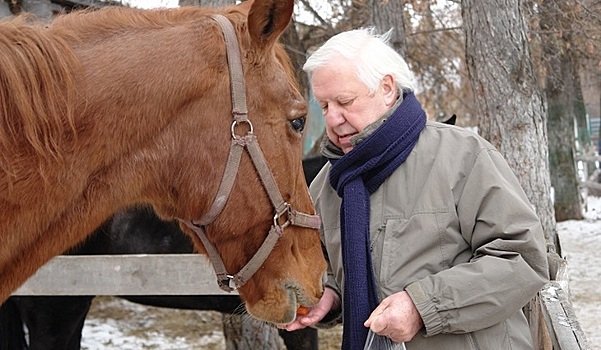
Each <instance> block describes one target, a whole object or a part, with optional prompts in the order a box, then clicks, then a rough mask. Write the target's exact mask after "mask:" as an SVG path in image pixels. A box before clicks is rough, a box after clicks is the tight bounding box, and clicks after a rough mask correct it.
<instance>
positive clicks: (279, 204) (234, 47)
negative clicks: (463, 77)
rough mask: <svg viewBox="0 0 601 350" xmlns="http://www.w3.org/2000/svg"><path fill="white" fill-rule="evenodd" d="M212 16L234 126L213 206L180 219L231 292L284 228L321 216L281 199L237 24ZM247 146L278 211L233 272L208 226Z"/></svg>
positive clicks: (310, 223)
mask: <svg viewBox="0 0 601 350" xmlns="http://www.w3.org/2000/svg"><path fill="white" fill-rule="evenodd" d="M211 18H212V19H214V20H215V21H217V23H219V25H220V27H221V31H222V32H223V36H224V37H225V44H226V54H227V61H228V66H229V71H230V84H231V95H232V115H233V119H234V120H233V122H232V127H231V133H232V142H231V145H230V153H229V156H228V160H227V164H226V166H225V170H224V174H223V178H222V180H221V183H220V184H219V190H218V192H217V195H216V196H215V199H214V201H213V205H212V206H211V208H210V209H209V211H208V212H207V213H206V214H205V215H204V216H203V217H202V219H200V220H198V221H192V220H181V219H180V221H182V222H183V223H185V224H186V225H187V226H188V227H190V228H191V229H192V230H193V231H194V232H195V233H196V235H197V236H198V238H200V240H201V241H202V244H203V245H204V247H205V249H206V251H207V255H208V256H209V259H210V260H211V263H212V264H213V268H214V269H215V274H216V275H217V283H218V284H219V287H220V288H221V289H223V290H224V291H226V292H232V291H234V290H236V289H238V288H240V287H241V286H242V285H243V284H244V283H246V282H247V281H248V280H249V279H250V278H251V277H252V276H253V275H254V273H255V272H257V270H258V269H259V268H260V267H261V265H263V263H264V262H265V260H266V259H267V257H268V256H269V254H270V253H271V251H272V249H273V247H274V246H275V244H276V243H277V241H278V239H279V238H280V237H281V236H282V234H283V232H284V228H285V227H287V226H289V225H295V226H302V227H308V228H315V229H318V228H319V226H320V219H319V216H317V215H310V214H305V213H301V212H298V211H296V210H294V209H293V208H292V207H291V206H290V204H289V203H287V202H285V201H284V199H283V198H282V195H281V193H280V191H279V189H278V186H277V183H276V181H275V178H274V176H273V174H272V172H271V170H270V169H269V166H268V165H267V162H266V160H265V156H264V155H263V152H262V151H261V148H260V146H259V144H258V142H257V137H256V136H255V135H254V133H253V131H254V130H253V125H252V123H251V122H250V120H249V119H248V111H247V107H246V85H245V82H244V74H243V72H242V61H241V59H240V49H239V47H238V40H237V38H236V33H235V31H234V27H233V26H232V24H231V23H230V21H229V20H228V19H227V18H225V17H224V16H222V15H213V16H212V17H211ZM243 123H246V124H248V127H249V128H250V129H249V132H248V133H247V134H246V135H245V136H238V135H236V127H237V126H238V125H240V124H243ZM244 148H246V149H247V151H248V153H249V154H250V157H251V160H252V162H253V165H254V166H255V168H256V169H257V171H258V173H259V176H260V178H261V182H262V183H263V187H264V188H265V190H266V192H267V194H268V196H269V199H270V200H271V204H272V205H273V207H274V208H275V214H274V216H273V225H272V226H271V229H270V230H269V234H268V235H267V237H266V238H265V241H263V244H262V245H261V247H259V249H258V250H257V252H256V253H255V255H254V256H253V257H252V258H251V259H250V260H249V261H248V263H246V265H245V266H244V267H242V269H241V270H240V271H239V272H238V273H236V274H234V275H232V274H229V273H228V272H227V270H226V268H225V265H224V264H223V260H222V259H221V256H220V255H219V252H217V249H216V248H215V246H214V245H213V244H212V243H211V242H209V239H208V238H207V235H206V233H205V226H207V225H209V224H210V223H212V222H213V221H214V220H215V219H216V218H217V216H219V214H220V213H221V212H222V211H223V208H224V207H225V204H226V203H227V200H228V198H229V195H230V193H231V190H232V187H233V185H234V180H235V179H236V174H237V173H238V168H239V165H240V159H241V156H242V150H243V149H244ZM280 218H285V219H286V221H285V222H284V223H280Z"/></svg>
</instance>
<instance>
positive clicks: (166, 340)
mask: <svg viewBox="0 0 601 350" xmlns="http://www.w3.org/2000/svg"><path fill="white" fill-rule="evenodd" d="M223 317H227V315H225V316H224V315H222V314H221V313H219V312H214V311H193V310H175V309H167V308H158V307H150V306H144V305H139V304H134V303H131V302H129V301H127V300H124V299H120V298H115V297H97V298H95V299H94V301H93V304H92V308H91V309H90V313H89V314H88V317H87V319H86V323H85V326H84V330H83V337H82V338H83V339H82V349H83V350H86V349H87V350H128V349H131V350H134V349H135V350H139V349H157V350H176V349H177V350H184V349H190V350H192V349H206V350H223V349H225V340H224V335H223V327H222V318H223ZM341 339H342V329H341V327H335V328H333V329H331V330H325V331H323V330H320V331H319V349H322V350H334V349H340V342H341ZM280 345H281V349H283V350H284V349H286V348H285V346H284V344H283V342H281V341H280Z"/></svg>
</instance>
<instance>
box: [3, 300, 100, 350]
mask: <svg viewBox="0 0 601 350" xmlns="http://www.w3.org/2000/svg"><path fill="white" fill-rule="evenodd" d="M93 298H94V297H91V296H81V297H80V296H76V297H71V296H69V297H64V296H53V297H45V296H35V297H11V298H9V299H8V301H7V302H6V303H5V305H10V304H12V305H13V307H14V309H15V310H16V313H12V312H11V314H4V313H2V315H0V319H1V320H0V323H2V324H4V323H12V324H13V326H11V328H12V330H9V329H4V327H3V328H2V330H1V332H2V333H1V335H0V338H1V339H2V342H1V343H2V347H0V349H2V350H4V349H7V350H8V349H11V350H14V349H30V350H46V349H64V350H79V349H80V343H81V331H82V329H83V324H84V320H85V318H86V314H87V313H88V310H89V309H90V305H91V302H92V299H93ZM3 307H4V306H3ZM4 316H6V317H4ZM23 324H24V325H25V326H27V330H28V333H29V347H27V344H26V343H25V335H24V334H23ZM5 337H7V338H9V339H12V340H10V341H11V342H12V345H11V344H8V345H6V346H7V347H5V344H4V343H5V339H4V338H5ZM19 338H20V339H19Z"/></svg>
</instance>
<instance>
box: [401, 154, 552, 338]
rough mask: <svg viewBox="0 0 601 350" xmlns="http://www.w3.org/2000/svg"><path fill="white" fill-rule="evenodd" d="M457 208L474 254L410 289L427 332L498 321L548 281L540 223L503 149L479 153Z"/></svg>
mask: <svg viewBox="0 0 601 350" xmlns="http://www.w3.org/2000/svg"><path fill="white" fill-rule="evenodd" d="M468 170H469V169H468ZM456 208H457V217H458V220H459V224H460V227H461V234H462V236H463V237H464V239H465V240H466V242H468V243H469V244H470V246H471V248H472V258H471V259H470V260H469V261H468V262H466V263H462V264H458V265H455V266H453V267H451V268H450V269H447V270H443V271H440V272H438V273H437V274H434V275H430V276H427V277H425V278H422V279H420V280H417V281H415V282H413V283H411V284H409V285H408V286H407V287H406V291H407V292H408V293H409V295H410V296H411V298H412V300H413V302H414V303H415V305H416V307H417V309H418V311H419V312H420V314H421V316H422V319H423V321H424V326H425V332H426V334H425V335H426V336H432V335H436V334H439V333H467V332H472V331H475V330H479V329H483V328H487V327H490V326H492V325H494V324H497V323H499V322H501V321H503V320H505V319H506V318H508V317H509V316H511V315H512V314H514V313H515V312H517V311H518V310H519V309H520V308H522V307H523V306H524V305H526V304H527V303H528V301H529V300H530V299H531V298H532V297H533V296H534V295H535V294H536V293H537V292H538V291H539V290H540V288H541V287H542V286H543V285H544V283H545V282H546V281H547V280H548V266H547V259H546V252H545V250H546V246H545V242H544V235H543V231H542V226H541V224H540V220H539V219H538V217H537V215H536V213H535V211H534V208H533V206H532V205H531V204H530V202H529V201H528V199H527V197H526V195H525V193H524V191H523V190H522V188H521V186H520V184H519V182H518V180H517V178H516V177H515V175H514V174H513V172H512V171H511V169H510V168H509V166H508V165H507V163H506V162H505V160H504V159H503V158H502V156H501V155H500V153H499V152H498V151H496V150H494V149H482V150H481V151H480V153H479V154H478V156H477V157H476V160H475V162H474V164H473V167H472V169H471V170H469V171H468V172H467V173H466V178H465V181H464V183H463V190H462V191H461V192H460V195H459V196H458V198H457V199H456Z"/></svg>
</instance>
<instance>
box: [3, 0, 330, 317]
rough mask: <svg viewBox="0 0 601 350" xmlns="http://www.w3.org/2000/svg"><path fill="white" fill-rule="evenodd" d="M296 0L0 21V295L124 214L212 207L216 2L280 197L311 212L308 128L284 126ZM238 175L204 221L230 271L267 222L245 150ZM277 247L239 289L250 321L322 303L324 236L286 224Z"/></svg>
mask: <svg viewBox="0 0 601 350" xmlns="http://www.w3.org/2000/svg"><path fill="white" fill-rule="evenodd" d="M292 6H293V1H292V0H290V1H275V0H271V1H269V0H263V1H261V0H256V1H254V2H246V3H244V4H243V5H238V6H234V7H228V8H223V9H219V10H214V9H203V8H182V9H171V10H155V11H148V10H146V11H145V10H137V9H127V8H120V7H119V8H105V9H102V10H98V11H93V12H80V13H72V14H68V15H64V16H62V17H58V18H57V19H55V20H54V21H53V22H52V24H50V25H49V26H48V28H44V27H43V26H40V25H31V24H28V23H24V22H23V20H21V19H16V20H12V21H8V22H3V23H0V56H2V57H3V61H2V62H1V63H0V97H2V106H1V107H0V113H1V115H0V123H2V124H1V125H0V154H1V155H0V157H1V158H0V193H1V196H0V198H2V199H0V223H1V224H0V225H1V227H2V232H1V235H0V242H1V244H0V247H1V249H0V280H1V281H2V283H1V284H0V302H3V301H4V300H6V299H7V298H8V296H9V295H10V293H11V292H12V291H14V290H15V289H16V288H17V287H18V286H19V285H20V284H22V283H23V282H24V281H25V280H26V279H27V278H28V277H29V276H31V275H32V274H33V273H34V272H35V271H36V270H37V269H38V268H39V267H40V266H42V265H43V264H44V263H46V262H47V261H48V260H49V259H50V258H52V257H53V256H55V255H58V254H61V253H62V252H64V251H65V250H67V249H68V248H69V247H72V246H74V245H76V244H77V243H79V242H81V241H83V240H84V238H85V237H86V236H87V235H88V234H89V233H90V232H92V231H93V230H94V229H95V228H96V227H98V226H99V225H100V224H101V223H102V222H104V221H105V220H106V219H108V218H109V217H110V216H111V215H112V214H113V213H114V212H116V211H117V210H119V209H121V208H125V207H128V206H131V205H134V204H139V203H150V204H151V205H152V206H153V208H154V210H155V211H156V212H157V213H158V214H159V215H160V216H161V217H162V218H164V219H173V218H180V219H185V220H195V219H198V218H200V217H202V215H203V214H204V213H205V212H206V211H207V210H208V209H209V207H210V206H211V204H212V199H213V198H214V196H215V194H216V192H217V188H218V186H219V183H218V181H215V180H218V179H220V178H221V177H222V175H223V169H224V167H225V163H226V159H227V157H228V150H229V146H230V142H231V141H230V139H231V137H232V135H231V132H230V128H231V123H232V114H231V108H232V107H231V103H232V102H231V99H230V84H229V76H228V74H229V73H228V67H227V59H226V49H225V45H224V43H223V35H222V34H221V32H220V29H219V27H218V26H217V25H216V24H215V22H214V21H213V20H211V19H210V17H209V15H210V14H212V13H214V12H215V11H217V12H219V13H222V14H223V15H225V16H227V18H228V19H229V20H230V21H231V22H232V23H233V24H234V27H235V28H236V30H237V32H238V37H239V41H240V45H241V50H242V57H243V65H244V71H245V79H246V83H247V85H248V86H252V89H249V90H248V91H247V96H246V97H247V100H248V110H249V119H250V120H251V121H252V122H253V126H254V134H255V135H256V136H257V139H258V140H259V142H260V144H261V147H262V149H263V150H269V152H268V153H266V154H265V158H266V159H267V162H268V163H269V165H270V168H271V169H272V171H273V173H274V177H275V179H276V181H277V185H278V187H279V189H280V190H281V191H282V196H283V197H284V199H285V200H287V201H288V202H289V203H290V204H291V205H292V206H294V207H296V208H297V209H298V210H299V211H304V212H313V207H312V203H311V200H310V197H309V195H308V193H307V190H306V186H305V184H304V181H303V178H302V176H303V175H302V169H301V135H300V133H299V132H298V130H295V129H294V128H293V127H292V126H291V124H292V123H291V122H292V121H293V120H295V119H298V118H302V117H304V115H305V114H306V106H305V104H304V102H303V99H302V97H301V96H300V94H299V93H298V89H296V86H295V83H294V81H293V80H292V78H291V76H290V75H289V70H288V69H289V68H286V67H287V61H286V60H285V54H284V53H283V51H282V49H281V47H279V46H278V45H277V44H276V41H277V39H278V38H279V36H280V34H281V32H282V31H283V30H284V29H285V27H286V25H287V23H288V21H289V19H290V16H291V13H292ZM247 18H248V19H247ZM5 58H6V59H5ZM236 132H242V131H238V130H236ZM239 172H240V175H242V176H238V177H237V180H236V183H235V184H234V188H233V192H232V196H231V198H229V200H228V202H227V204H226V206H225V208H224V213H225V214H223V215H220V216H219V217H217V219H216V220H215V221H214V223H212V224H211V225H208V226H207V227H206V233H207V236H208V237H209V240H211V242H212V243H213V244H214V245H215V246H216V248H217V250H218V251H219V253H220V254H221V256H222V259H223V261H224V264H225V266H226V267H227V268H228V270H230V271H238V270H239V269H240V268H241V267H242V266H244V264H245V263H246V262H247V261H248V260H249V259H250V258H251V257H252V255H253V254H254V253H255V251H256V250H257V249H258V247H259V246H260V245H261V243H262V240H263V239H264V238H265V236H266V234H267V231H268V230H269V226H270V224H271V223H272V222H273V208H271V204H270V202H269V198H268V197H267V195H266V193H265V190H264V189H263V188H262V184H261V181H260V180H259V178H258V176H257V175H256V171H255V169H254V168H253V165H252V163H251V161H250V159H249V158H248V157H245V156H243V157H242V161H241V164H240V169H239ZM248 203H253V205H248ZM227 213H229V215H227ZM234 218H236V219H235V220H234ZM183 229H184V231H185V232H186V233H187V234H189V235H190V237H192V240H193V242H194V245H195V247H196V249H197V250H198V251H201V252H202V251H203V250H204V249H203V246H202V244H201V242H200V240H199V239H198V237H196V235H195V234H194V233H193V232H191V231H190V230H188V229H187V228H186V227H184V228H183ZM280 243H281V247H276V248H275V249H274V250H273V251H272V253H271V254H270V256H269V257H268V258H267V261H266V262H265V264H264V265H263V268H262V269H261V271H260V272H258V273H257V274H255V275H254V276H253V277H252V278H251V279H250V281H249V282H248V283H247V284H245V285H244V286H242V287H241V288H240V289H239V294H240V296H241V297H242V299H243V300H244V301H245V302H246V304H247V308H248V310H249V311H250V312H251V314H253V316H255V317H257V318H260V319H263V320H266V321H270V322H274V323H286V322H290V321H291V320H292V319H293V318H294V314H295V310H296V307H297V303H299V302H302V303H304V304H309V305H311V304H313V303H315V302H317V300H318V299H319V297H320V295H321V292H322V286H321V274H322V273H323V271H324V270H325V262H324V261H323V257H322V253H321V248H320V243H319V237H318V235H317V232H316V231H315V230H311V229H307V228H301V227H288V228H286V232H285V234H283V235H282V237H281V240H280ZM290 245H293V246H298V248H299V249H289V246H290ZM290 251H293V252H294V251H298V253H297V254H296V255H293V256H290ZM299 266H301V267H302V268H301V269H299V268H298V267H299ZM279 281H284V282H279Z"/></svg>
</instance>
